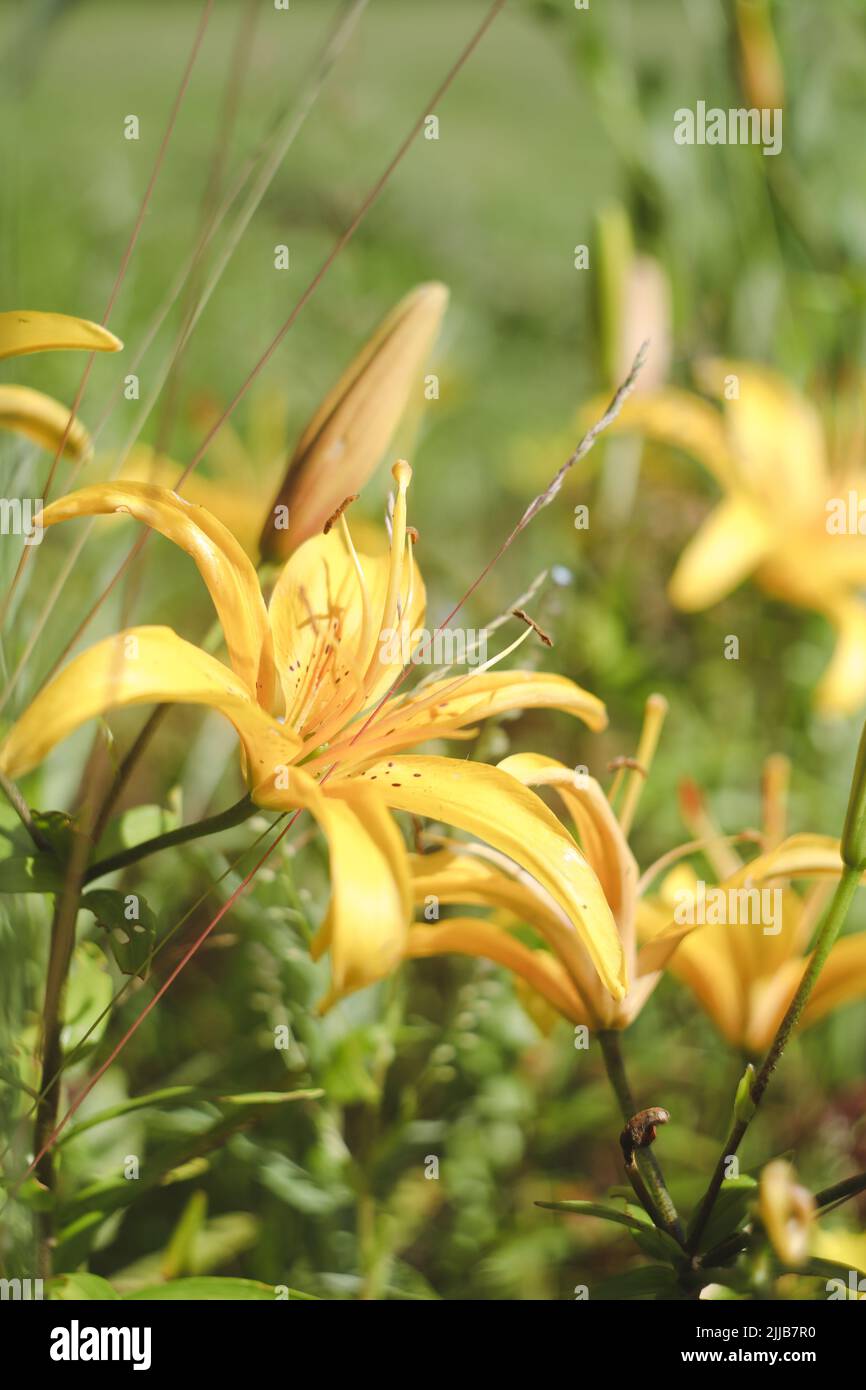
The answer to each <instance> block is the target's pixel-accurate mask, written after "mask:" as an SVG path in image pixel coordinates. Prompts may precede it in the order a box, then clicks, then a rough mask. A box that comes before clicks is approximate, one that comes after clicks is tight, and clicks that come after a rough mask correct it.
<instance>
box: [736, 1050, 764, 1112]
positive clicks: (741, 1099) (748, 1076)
mask: <svg viewBox="0 0 866 1390" xmlns="http://www.w3.org/2000/svg"><path fill="white" fill-rule="evenodd" d="M754 1081H755V1068H754V1067H753V1066H752V1063H751V1062H748V1063H747V1064H746V1070H745V1071H744V1072H743V1075H742V1076H741V1077H740V1081H739V1085H738V1086H737V1094H736V1096H735V1097H734V1123H735V1124H738V1125H739V1124H743V1125H747V1124H748V1123H749V1121H750V1120H751V1118H752V1116H753V1115H754V1113H755V1111H756V1110H757V1108H758V1107H757V1106H756V1105H755V1102H754V1101H753V1100H752V1086H753V1085H754Z"/></svg>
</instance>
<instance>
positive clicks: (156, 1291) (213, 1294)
mask: <svg viewBox="0 0 866 1390" xmlns="http://www.w3.org/2000/svg"><path fill="white" fill-rule="evenodd" d="M277 1287H279V1286H277ZM288 1293H289V1298H290V1299H292V1298H300V1299H303V1300H304V1301H305V1302H317V1301H318V1300H317V1299H316V1298H315V1296H314V1295H313V1294H309V1293H300V1292H299V1291H298V1290H297V1289H289V1291H288ZM125 1299H126V1301H127V1302H135V1301H138V1300H143V1299H146V1300H147V1301H148V1302H150V1301H152V1300H160V1301H163V1300H168V1299H170V1300H172V1301H176V1300H181V1301H184V1302H186V1301H190V1300H193V1301H201V1300H204V1301H207V1302H210V1301H213V1300H214V1299H224V1300H231V1301H232V1302H234V1303H239V1302H250V1301H251V1300H254V1301H256V1302H259V1303H273V1302H274V1301H279V1300H278V1299H277V1295H276V1292H275V1286H274V1285H273V1284H260V1283H259V1282H258V1281H257V1280H255V1279H216V1278H213V1277H211V1276H208V1275H200V1276H198V1277H196V1278H192V1279H175V1280H173V1281H172V1282H171V1283H169V1284H152V1285H151V1286H150V1287H149V1288H147V1289H136V1291H135V1293H128V1294H126V1295H125Z"/></svg>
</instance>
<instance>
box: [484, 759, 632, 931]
mask: <svg viewBox="0 0 866 1390" xmlns="http://www.w3.org/2000/svg"><path fill="white" fill-rule="evenodd" d="M499 767H500V769H501V770H502V771H503V772H507V773H508V774H509V775H510V776H511V777H516V778H517V779H518V781H520V782H522V783H523V784H524V786H527V787H553V788H554V790H555V791H556V792H558V794H559V796H560V797H561V799H562V802H563V804H564V806H565V808H566V810H567V811H568V813H569V815H570V816H571V818H572V820H573V821H574V825H575V829H576V831H577V836H578V839H579V841H580V844H581V847H582V849H583V852H584V854H585V855H586V857H587V859H588V860H589V863H590V865H591V866H592V868H593V870H594V871H595V874H596V877H597V878H598V880H599V882H600V884H601V886H602V888H603V890H604V895H605V897H606V899H607V901H608V903H609V904H610V907H611V911H612V912H613V915H614V917H615V918H616V922H617V925H618V927H619V932H620V939H621V940H622V942H623V946H624V948H625V951H626V957H627V958H628V956H629V953H630V952H631V951H633V949H634V931H635V910H636V905H637V880H638V867H637V863H636V861H635V857H634V855H633V854H632V852H631V849H630V848H629V844H628V841H627V840H626V838H625V836H624V835H623V833H622V830H621V829H620V826H619V822H618V821H617V819H616V816H615V815H614V813H613V811H612V810H611V806H610V802H609V801H608V799H607V797H606V796H605V794H604V792H603V791H602V788H601V787H600V786H599V784H598V782H597V781H596V780H595V778H594V777H578V776H577V775H576V773H575V772H574V769H573V768H570V767H566V766H565V765H564V764H563V763H560V762H557V760H556V759H555V758H546V757H544V756H543V755H542V754H539V753H517V754H515V755H513V756H512V757H510V758H506V759H505V760H504V761H503V762H501V763H499Z"/></svg>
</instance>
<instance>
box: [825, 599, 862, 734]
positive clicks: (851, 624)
mask: <svg viewBox="0 0 866 1390" xmlns="http://www.w3.org/2000/svg"><path fill="white" fill-rule="evenodd" d="M827 616H828V617H829V618H830V620H831V622H832V623H833V625H834V627H835V628H836V648H835V650H834V652H833V656H832V658H831V661H830V665H829V666H828V667H827V669H826V671H825V672H824V674H823V676H822V677H821V680H820V682H819V683H818V688H817V690H816V692H815V703H816V705H817V707H818V709H819V710H822V711H823V712H824V713H825V714H833V715H845V714H854V713H855V712H856V711H857V710H859V709H860V708H861V707H862V705H863V702H864V699H866V604H863V603H861V601H860V600H859V599H856V598H840V599H839V600H838V601H837V602H835V603H833V604H831V605H829V606H828V608H827Z"/></svg>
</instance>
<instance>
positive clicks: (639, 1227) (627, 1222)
mask: <svg viewBox="0 0 866 1390" xmlns="http://www.w3.org/2000/svg"><path fill="white" fill-rule="evenodd" d="M535 1205H536V1206H537V1207H544V1209H545V1211H566V1212H571V1213H573V1214H574V1215H576V1216H598V1217H600V1218H601V1219H602V1221H614V1222H616V1224H617V1225H618V1226H627V1227H628V1229H629V1230H630V1231H639V1232H641V1233H643V1232H644V1231H645V1230H646V1228H647V1224H648V1223H647V1222H646V1221H639V1220H638V1218H637V1217H636V1216H633V1215H632V1214H631V1213H630V1212H627V1211H621V1210H620V1209H619V1208H618V1207H604V1206H602V1205H601V1203H600V1202H579V1201H575V1202H536V1203H535Z"/></svg>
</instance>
